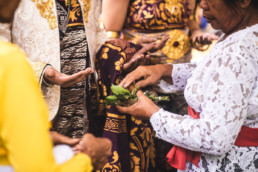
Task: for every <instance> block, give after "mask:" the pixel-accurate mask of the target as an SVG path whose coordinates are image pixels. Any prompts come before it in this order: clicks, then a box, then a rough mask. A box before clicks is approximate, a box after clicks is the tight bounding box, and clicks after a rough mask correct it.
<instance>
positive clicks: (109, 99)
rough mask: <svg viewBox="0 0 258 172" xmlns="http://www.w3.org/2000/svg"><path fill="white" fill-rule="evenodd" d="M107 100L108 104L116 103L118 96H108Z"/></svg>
mask: <svg viewBox="0 0 258 172" xmlns="http://www.w3.org/2000/svg"><path fill="white" fill-rule="evenodd" d="M105 102H106V104H107V105H111V104H115V103H116V102H117V97H116V96H115V95H110V96H107V97H106V100H105Z"/></svg>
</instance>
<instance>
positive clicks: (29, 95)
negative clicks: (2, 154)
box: [0, 44, 92, 172]
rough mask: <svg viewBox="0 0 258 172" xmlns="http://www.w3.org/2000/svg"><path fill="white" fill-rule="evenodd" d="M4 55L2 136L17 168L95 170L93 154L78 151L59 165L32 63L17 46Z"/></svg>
mask: <svg viewBox="0 0 258 172" xmlns="http://www.w3.org/2000/svg"><path fill="white" fill-rule="evenodd" d="M8 45H9V46H6V47H3V46H2V45H1V49H2V48H3V49H2V50H4V51H1V55H0V60H1V62H0V66H1V72H0V83H1V85H0V86H1V87H0V97H1V98H0V106H1V108H0V115H1V116H0V137H1V141H2V142H3V146H4V148H5V149H6V152H7V157H8V161H9V162H10V164H11V165H12V166H13V168H14V170H15V171H17V172H24V171H26V172H35V171H44V172H45V171H46V172H54V171H67V172H70V171H74V172H75V171H78V172H85V171H91V170H92V165H91V160H90V158H89V157H88V156H87V155H85V154H78V155H76V156H75V157H73V158H72V159H71V160H69V161H68V162H66V163H64V164H62V165H57V164H56V162H55V160H54V157H53V153H52V148H53V145H52V142H51V140H50V136H49V132H48V111H47V107H46V104H45V102H44V100H43V98H42V95H41V94H40V92H39V88H38V84H37V82H36V80H35V78H34V76H33V72H32V69H31V67H30V65H29V63H28V62H27V61H26V60H25V55H24V54H22V53H21V52H20V51H19V49H18V48H17V47H14V46H10V44H8Z"/></svg>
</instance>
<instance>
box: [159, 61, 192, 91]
mask: <svg viewBox="0 0 258 172" xmlns="http://www.w3.org/2000/svg"><path fill="white" fill-rule="evenodd" d="M195 67H196V64H193V63H182V64H173V71H172V73H171V78H172V84H171V83H169V82H166V81H165V80H161V82H160V87H161V88H162V89H163V90H166V91H182V90H184V89H185V86H186V84H187V80H188V78H190V77H191V75H192V72H193V70H194V69H195Z"/></svg>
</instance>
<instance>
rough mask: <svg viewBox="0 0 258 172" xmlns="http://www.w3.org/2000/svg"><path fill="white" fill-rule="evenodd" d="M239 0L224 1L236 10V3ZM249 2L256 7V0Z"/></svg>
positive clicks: (257, 3) (257, 6)
mask: <svg viewBox="0 0 258 172" xmlns="http://www.w3.org/2000/svg"><path fill="white" fill-rule="evenodd" d="M239 1H240V0H225V3H226V4H227V5H228V6H229V7H231V8H232V9H233V10H238V5H237V3H238V2H239ZM251 4H252V7H253V8H254V9H258V0H252V1H251Z"/></svg>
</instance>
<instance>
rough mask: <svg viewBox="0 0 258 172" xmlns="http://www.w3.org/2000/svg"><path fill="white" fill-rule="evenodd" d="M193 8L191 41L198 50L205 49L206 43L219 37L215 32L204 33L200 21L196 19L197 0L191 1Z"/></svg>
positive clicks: (190, 24) (190, 25) (190, 28)
mask: <svg viewBox="0 0 258 172" xmlns="http://www.w3.org/2000/svg"><path fill="white" fill-rule="evenodd" d="M189 4H190V8H191V16H190V20H189V24H188V27H189V31H190V35H191V42H192V45H193V47H194V48H196V49H197V50H205V49H204V48H203V47H204V46H205V45H209V44H211V43H212V41H213V40H217V39H218V38H219V37H218V36H217V35H215V34H213V33H208V32H206V33H204V32H203V31H202V30H201V28H200V23H198V22H197V19H196V9H197V6H198V4H196V0H191V1H189Z"/></svg>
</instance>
